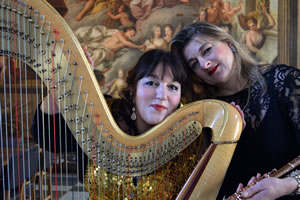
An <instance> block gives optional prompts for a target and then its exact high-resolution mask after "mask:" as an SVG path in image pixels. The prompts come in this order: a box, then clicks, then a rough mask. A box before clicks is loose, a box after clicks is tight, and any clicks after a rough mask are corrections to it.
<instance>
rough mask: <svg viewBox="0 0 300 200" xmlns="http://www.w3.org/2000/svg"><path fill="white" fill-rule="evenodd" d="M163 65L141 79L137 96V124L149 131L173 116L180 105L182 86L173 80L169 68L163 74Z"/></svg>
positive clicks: (160, 64) (159, 65)
mask: <svg viewBox="0 0 300 200" xmlns="http://www.w3.org/2000/svg"><path fill="white" fill-rule="evenodd" d="M162 69H163V67H162V63H159V64H158V65H157V67H156V69H155V70H154V72H153V73H152V74H151V75H150V76H147V77H144V78H142V79H140V80H139V81H138V83H137V89H136V94H135V101H134V102H135V105H136V115H137V118H136V123H137V124H138V126H139V127H143V128H142V129H144V130H147V129H148V128H150V127H152V126H153V125H156V124H158V123H160V122H161V121H162V120H163V119H165V118H166V116H168V115H169V114H171V113H172V112H173V111H174V110H176V108H177V107H178V105H179V102H180V97H181V84H180V83H179V82H177V81H174V80H173V74H172V72H171V69H170V68H169V67H167V68H166V71H165V74H163V72H162Z"/></svg>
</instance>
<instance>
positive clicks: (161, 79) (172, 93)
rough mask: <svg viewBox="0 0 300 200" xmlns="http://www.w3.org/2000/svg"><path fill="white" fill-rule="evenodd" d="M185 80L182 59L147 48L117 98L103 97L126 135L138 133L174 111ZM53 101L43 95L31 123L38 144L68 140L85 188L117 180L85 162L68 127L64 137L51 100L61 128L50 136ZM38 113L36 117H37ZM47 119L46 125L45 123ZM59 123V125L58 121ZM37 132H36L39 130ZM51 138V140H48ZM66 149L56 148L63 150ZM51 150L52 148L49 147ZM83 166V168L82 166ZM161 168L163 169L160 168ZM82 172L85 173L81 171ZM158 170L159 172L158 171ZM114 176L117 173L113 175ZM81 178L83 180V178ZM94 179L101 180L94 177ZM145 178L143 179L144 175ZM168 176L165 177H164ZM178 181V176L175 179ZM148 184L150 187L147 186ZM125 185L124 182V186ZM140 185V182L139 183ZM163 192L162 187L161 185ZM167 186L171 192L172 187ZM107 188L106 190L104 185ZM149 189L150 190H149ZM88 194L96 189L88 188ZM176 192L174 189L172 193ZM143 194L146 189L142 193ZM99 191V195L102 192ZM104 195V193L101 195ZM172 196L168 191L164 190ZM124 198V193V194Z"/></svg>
mask: <svg viewBox="0 0 300 200" xmlns="http://www.w3.org/2000/svg"><path fill="white" fill-rule="evenodd" d="M186 80H187V77H186V74H185V72H184V70H183V67H182V66H181V62H180V61H179V60H178V59H177V58H176V57H175V56H174V55H173V54H172V53H171V52H167V51H163V50H157V49H155V50H150V51H148V52H146V53H144V54H143V55H142V56H141V57H140V59H139V60H138V62H137V64H136V65H135V66H134V68H133V69H132V70H131V71H129V73H128V77H127V87H126V88H125V89H124V91H123V92H122V94H121V98H120V99H112V98H109V97H106V99H107V101H108V105H110V106H109V107H110V109H111V112H112V115H113V117H114V119H115V121H116V122H117V124H118V125H119V127H120V128H121V129H122V130H123V131H124V132H126V133H127V134H129V135H132V136H137V135H140V134H142V133H144V132H146V131H147V130H149V129H150V128H152V127H153V126H155V125H157V124H158V123H160V122H162V121H163V120H164V119H165V118H166V117H167V116H168V115H170V114H171V113H172V112H174V111H175V110H176V109H177V108H178V107H179V103H180V100H181V96H182V94H183V93H184V91H185V88H184V87H185V85H186V84H185V82H186ZM52 106H53V103H52V102H51V98H46V99H45V100H44V101H42V103H41V105H40V106H39V109H38V111H37V113H36V116H35V120H34V123H33V125H32V133H33V137H34V138H35V140H37V141H38V138H39V140H40V141H39V143H40V144H41V146H45V147H46V149H47V150H51V148H50V149H49V146H48V144H51V145H52V146H53V144H54V143H55V142H56V143H57V144H59V143H60V142H62V143H63V144H65V143H67V149H66V151H75V152H76V149H78V155H79V157H78V159H79V160H78V166H79V169H78V170H79V180H80V181H82V182H83V181H84V182H85V185H86V188H87V190H94V188H95V187H94V186H89V184H91V185H97V187H96V190H98V189H99V190H102V191H103V188H104V187H109V188H110V189H113V187H110V186H111V184H119V183H117V182H116V183H112V182H113V181H114V180H118V179H115V178H113V177H114V175H112V174H110V173H108V172H107V173H106V172H103V171H101V170H99V171H94V170H93V169H94V166H93V163H92V162H90V163H88V159H87V156H86V155H85V154H83V153H82V151H81V149H80V147H79V145H78V144H77V143H76V141H75V138H74V137H73V135H72V133H71V132H70V130H69V129H66V138H65V137H64V135H65V133H64V130H61V128H60V127H65V125H64V124H65V122H64V120H63V118H62V117H61V116H60V114H59V111H58V108H57V107H56V105H55V104H54V106H55V107H56V108H55V111H56V113H55V118H56V121H57V122H56V123H55V125H56V129H57V130H59V131H61V134H60V135H62V137H61V138H60V137H56V141H54V137H53V134H52V132H53V128H52V127H53V117H52V116H53V115H52V114H53V108H52ZM38 116H39V117H38ZM48 121H49V122H50V123H49V126H48V125H47V123H48ZM43 124H46V125H44V127H45V128H46V129H45V131H44V132H43V133H42V131H40V132H39V130H42V129H41V127H43ZM58 124H59V125H58ZM38 133H39V134H38ZM42 134H45V137H44V138H45V139H46V140H47V141H43V140H42V138H43V137H41V135H42ZM49 138H50V141H48V140H49ZM64 150H65V149H60V148H57V152H60V151H64ZM52 151H53V150H52ZM81 155H84V156H83V159H84V164H83V163H82V160H80V159H82V156H81ZM82 168H83V169H82ZM162 171H163V170H162ZM83 172H85V173H83ZM157 173H160V172H157ZM103 174H105V175H109V174H110V176H112V178H111V179H109V180H107V179H105V180H106V181H101V183H100V182H97V181H96V182H93V181H92V180H90V179H91V178H92V177H98V176H103ZM167 174H168V173H166V172H164V174H163V175H162V176H161V177H164V176H166V175H167ZM116 177H117V176H116ZM83 179H84V180H83ZM148 179H149V180H148V182H149V184H150V186H151V184H155V180H157V179H154V178H153V179H150V178H149V177H148ZM96 180H100V179H97V178H96ZM143 180H144V179H143ZM167 180H168V179H167ZM132 181H133V182H134V183H137V182H138V181H139V179H138V178H136V179H132ZM176 181H177V182H178V180H176ZM162 184H164V185H165V186H166V187H167V186H168V187H169V181H162ZM150 186H149V187H150ZM126 187H127V186H126ZM142 187H143V186H142ZM161 189H162V191H161V193H163V191H164V189H165V188H161ZM174 189H176V188H175V187H173V189H170V192H172V190H174ZM106 191H108V190H107V189H106ZM151 191H152V190H151ZM89 192H90V195H91V194H92V193H93V192H95V191H89ZM96 192H99V194H98V195H99V196H98V195H97V196H98V197H97V196H96V197H97V198H100V199H103V198H108V199H116V198H115V197H117V196H114V195H120V194H117V193H112V194H109V196H105V195H106V194H104V193H100V191H96ZM174 193H175V192H174V191H173V194H174ZM145 194H146V193H145ZM101 195H102V196H101ZM103 195H104V196H103ZM167 195H168V196H171V194H167ZM124 198H125V197H124Z"/></svg>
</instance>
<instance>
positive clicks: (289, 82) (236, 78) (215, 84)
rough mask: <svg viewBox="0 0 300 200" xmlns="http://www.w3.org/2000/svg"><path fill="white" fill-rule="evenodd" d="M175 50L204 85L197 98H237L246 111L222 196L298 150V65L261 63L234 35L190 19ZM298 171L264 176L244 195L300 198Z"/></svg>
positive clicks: (284, 161)
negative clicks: (257, 61) (286, 174)
mask: <svg viewBox="0 0 300 200" xmlns="http://www.w3.org/2000/svg"><path fill="white" fill-rule="evenodd" d="M171 51H172V52H173V53H174V54H175V55H176V56H177V57H178V58H179V59H180V60H181V61H182V63H184V65H185V69H186V71H187V72H188V74H190V76H193V77H194V79H195V81H196V82H194V83H193V84H194V85H195V86H196V87H197V88H198V89H199V88H200V90H198V91H200V94H201V96H200V94H199V95H198V98H196V99H201V98H217V99H220V100H223V101H227V102H235V103H236V104H238V105H240V107H241V108H242V110H243V112H244V118H245V121H246V124H247V125H246V127H245V128H244V130H243V132H242V135H241V138H240V140H239V142H238V144H237V147H236V150H235V153H234V155H233V158H232V161H231V163H230V165H229V168H228V170H227V174H226V176H225V179H224V182H223V184H222V187H221V190H220V192H219V195H218V199H222V198H223V197H224V196H228V195H230V194H233V193H234V192H235V191H236V188H237V187H238V185H239V183H244V184H245V183H247V182H248V180H249V179H250V178H251V176H255V175H256V174H257V173H258V172H260V173H263V174H265V173H267V172H270V171H271V170H272V169H273V168H277V169H279V168H281V167H282V166H284V165H285V164H287V163H288V162H289V161H291V160H292V159H293V158H295V157H297V156H298V155H299V153H300V117H299V116H300V99H299V97H300V96H299V94H300V70H299V69H296V68H294V67H291V66H286V65H267V66H258V64H257V63H256V61H255V60H254V59H253V58H252V57H251V56H250V54H249V52H248V51H247V50H246V49H245V48H243V47H242V46H241V45H240V44H239V43H238V42H236V41H235V40H234V39H233V38H232V36H230V35H229V34H228V33H226V32H225V31H224V30H223V29H221V28H220V27H218V26H215V25H212V24H209V23H205V22H199V23H194V24H191V25H188V26H186V27H184V28H183V29H182V30H181V31H180V32H178V34H177V35H176V36H175V37H174V38H173V41H172V44H171ZM259 176H260V175H259V174H258V175H257V177H259ZM299 177H300V171H299V170H294V171H293V172H292V173H290V174H288V176H285V177H280V178H275V177H270V178H265V179H262V180H261V181H259V182H258V183H256V184H255V185H254V186H253V187H250V188H248V189H246V190H245V191H243V193H242V195H241V197H240V198H243V199H244V198H245V199H248V198H249V199H276V198H279V197H282V198H281V199H299V193H300V178H299ZM254 179H255V178H252V179H251V181H250V183H253V180H254ZM238 188H239V189H241V188H242V185H239V187H238ZM291 194H298V195H291Z"/></svg>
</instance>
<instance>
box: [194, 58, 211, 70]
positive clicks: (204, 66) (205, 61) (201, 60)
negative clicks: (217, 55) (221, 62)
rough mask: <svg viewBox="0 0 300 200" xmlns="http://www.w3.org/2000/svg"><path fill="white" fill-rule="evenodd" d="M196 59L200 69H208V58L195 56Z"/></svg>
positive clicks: (209, 64)
mask: <svg viewBox="0 0 300 200" xmlns="http://www.w3.org/2000/svg"><path fill="white" fill-rule="evenodd" d="M197 60H198V62H199V65H200V67H201V68H202V69H208V68H209V67H211V61H210V60H209V59H204V58H202V57H201V56H197Z"/></svg>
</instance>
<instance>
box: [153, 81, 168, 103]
mask: <svg viewBox="0 0 300 200" xmlns="http://www.w3.org/2000/svg"><path fill="white" fill-rule="evenodd" d="M156 98H158V99H160V100H166V99H167V86H165V85H163V84H160V86H159V87H157V89H156Z"/></svg>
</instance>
